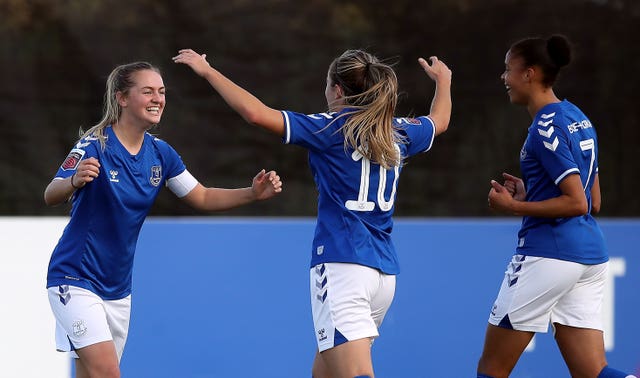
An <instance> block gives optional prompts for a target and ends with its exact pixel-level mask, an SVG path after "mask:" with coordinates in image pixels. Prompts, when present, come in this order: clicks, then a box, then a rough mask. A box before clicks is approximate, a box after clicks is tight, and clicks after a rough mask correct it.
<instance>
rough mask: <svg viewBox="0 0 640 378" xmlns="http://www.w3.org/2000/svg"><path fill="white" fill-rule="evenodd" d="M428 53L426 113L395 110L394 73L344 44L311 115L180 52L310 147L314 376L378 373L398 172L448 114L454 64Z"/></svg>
mask: <svg viewBox="0 0 640 378" xmlns="http://www.w3.org/2000/svg"><path fill="white" fill-rule="evenodd" d="M429 60H430V63H429V62H427V60H425V59H419V63H420V65H421V66H422V68H423V69H424V71H425V72H426V73H427V75H428V76H429V77H430V78H431V79H433V80H434V81H435V83H436V89H435V95H434V98H433V102H432V104H431V112H430V114H429V116H424V117H418V118H396V117H395V115H394V113H395V110H396V103H397V99H398V82H397V79H396V74H395V72H394V70H393V69H392V67H390V66H389V65H387V64H385V63H384V62H382V61H380V60H379V59H378V58H376V57H375V56H373V55H371V54H369V53H367V52H365V51H361V50H348V51H345V52H344V53H343V54H342V55H340V56H339V57H338V58H336V59H335V60H333V62H331V64H330V65H329V70H328V72H327V77H326V89H325V96H326V100H327V106H328V111H327V112H322V113H318V114H311V115H305V114H300V113H296V112H292V111H279V110H275V109H272V108H270V107H268V106H266V105H265V104H263V103H262V102H261V101H260V100H258V99H257V98H256V97H254V96H253V95H252V94H250V93H249V92H247V91H246V90H244V89H242V88H240V87H239V86H238V85H236V84H234V83H233V82H232V81H231V80H229V79H228V78H226V77H225V76H224V75H223V74H221V73H220V72H219V71H218V70H216V69H214V68H212V67H211V66H210V65H209V63H208V62H207V60H206V55H204V54H203V55H200V54H198V53H196V52H194V51H193V50H188V49H185V50H180V51H179V54H178V55H177V56H176V57H174V61H175V62H177V63H184V64H187V65H188V66H190V67H191V68H192V69H193V71H195V73H197V74H198V75H200V76H202V77H203V78H205V79H206V80H207V81H208V82H209V84H211V86H212V87H213V88H214V89H215V90H216V91H217V92H218V93H219V94H220V95H221V96H222V98H223V99H224V100H225V101H226V102H227V103H228V104H229V105H230V106H231V107H232V108H233V109H234V110H235V111H237V112H238V113H239V114H240V115H241V116H242V117H243V118H244V119H245V120H246V121H247V122H249V123H251V124H254V125H257V126H259V127H262V128H264V129H267V130H269V131H271V132H273V133H275V134H276V135H279V136H281V137H282V140H283V142H284V143H287V144H296V145H299V146H302V147H304V148H306V149H308V151H309V165H310V167H311V170H312V172H313V176H314V179H315V181H316V186H317V188H318V192H319V197H318V216H317V224H316V229H315V237H314V239H313V244H312V247H311V251H310V252H311V268H310V287H311V307H312V312H313V321H314V325H315V335H316V339H317V344H318V350H317V353H316V357H315V360H314V364H313V368H312V373H313V376H314V377H315V378H326V377H335V378H343V377H344V378H353V377H373V374H374V373H373V364H372V361H371V343H372V341H373V339H374V338H375V337H377V336H378V328H379V327H380V324H381V323H382V320H383V318H384V316H385V313H386V312H387V310H388V309H389V306H390V305H391V302H392V299H393V296H394V292H395V275H396V274H398V272H399V268H398V258H397V255H396V251H395V249H394V246H393V243H392V240H391V230H392V226H393V222H392V214H393V210H394V202H395V197H396V188H397V184H398V178H399V175H400V172H401V170H402V167H403V163H404V161H405V159H407V158H408V157H410V156H412V155H415V154H418V153H420V152H424V151H427V150H429V149H430V148H431V145H432V143H433V139H434V137H435V136H437V135H439V134H441V133H443V132H445V131H446V130H447V128H448V125H449V119H450V116H451V91H450V86H451V71H450V70H449V68H448V67H447V66H446V65H445V64H444V63H443V62H442V61H440V60H439V59H438V58H437V57H435V56H434V57H431V58H429Z"/></svg>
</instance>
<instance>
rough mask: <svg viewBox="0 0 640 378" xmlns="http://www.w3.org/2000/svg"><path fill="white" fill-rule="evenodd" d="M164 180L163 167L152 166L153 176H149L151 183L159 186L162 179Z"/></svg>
mask: <svg viewBox="0 0 640 378" xmlns="http://www.w3.org/2000/svg"><path fill="white" fill-rule="evenodd" d="M161 180H162V167H161V166H159V165H154V166H153V167H151V177H149V182H151V185H153V186H158V185H160V181H161Z"/></svg>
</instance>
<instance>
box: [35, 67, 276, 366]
mask: <svg viewBox="0 0 640 378" xmlns="http://www.w3.org/2000/svg"><path fill="white" fill-rule="evenodd" d="M104 98H105V104H104V109H105V110H104V114H103V117H102V120H101V121H100V122H99V123H98V124H97V125H95V126H93V127H92V128H90V129H89V130H88V131H87V132H85V133H84V135H82V136H81V138H80V140H79V141H78V142H77V144H76V145H75V146H74V147H73V149H72V150H71V152H70V153H69V155H68V156H67V158H66V159H65V161H64V162H63V163H62V165H61V166H60V168H59V169H58V172H57V174H56V175H55V177H54V178H53V180H52V181H51V183H50V184H49V185H48V186H47V188H46V190H45V192H44V199H45V202H46V203H47V205H51V206H54V205H59V204H61V203H64V202H66V201H67V200H70V201H71V203H72V208H71V219H70V220H69V224H68V225H67V226H66V228H65V230H64V232H63V234H62V237H61V238H60V240H59V242H58V244H57V246H56V247H55V249H54V251H53V254H52V256H51V261H50V263H49V271H48V275H47V288H48V292H49V301H50V304H51V308H52V310H53V313H54V316H55V318H56V323H57V327H56V344H57V349H58V350H60V351H72V352H73V355H74V357H75V358H76V360H75V361H76V363H75V367H76V376H77V377H80V378H86V377H92V378H96V377H119V376H120V369H119V360H120V357H121V356H122V352H123V349H124V344H125V341H126V339H127V332H128V328H129V314H130V309H131V276H132V268H133V257H134V253H135V248H136V243H137V240H138V235H139V233H140V228H141V227H142V223H143V221H144V219H145V217H146V215H147V213H148V212H149V209H150V208H151V205H152V204H153V202H154V201H155V199H156V197H157V195H158V193H159V192H160V189H161V188H162V187H163V186H165V185H166V186H167V187H168V188H169V189H170V190H171V191H172V192H173V193H174V194H175V195H176V196H177V197H179V198H181V199H182V200H184V201H185V202H186V203H187V204H189V205H191V206H192V207H194V208H196V209H199V210H203V211H216V210H224V209H230V208H233V207H236V206H240V205H243V204H247V203H249V202H252V201H255V200H263V199H267V198H270V197H272V196H274V195H275V194H276V193H279V192H280V191H281V190H282V189H281V187H282V183H281V182H280V178H279V176H278V175H277V174H276V173H275V172H274V171H270V172H265V171H264V170H262V171H260V172H259V173H258V174H257V175H256V176H255V177H254V178H253V183H252V186H251V187H248V188H241V189H222V188H206V187H204V186H203V185H202V184H200V183H199V182H198V180H196V179H195V178H194V177H193V176H192V175H191V174H190V173H189V171H187V169H186V167H185V165H184V163H183V162H182V159H181V158H180V156H179V155H178V154H177V153H176V151H175V150H174V149H173V148H172V147H171V146H170V145H169V144H167V143H166V142H164V141H162V140H160V139H158V138H155V137H153V136H151V134H149V133H148V131H149V129H151V128H152V127H153V126H154V125H156V124H158V123H159V122H160V118H161V117H162V113H163V111H164V107H165V104H166V102H165V86H164V84H163V81H162V76H161V75H160V72H159V71H158V69H157V68H155V67H154V66H152V65H151V64H149V63H146V62H135V63H131V64H126V65H122V66H118V67H116V68H115V69H114V70H113V71H112V72H111V74H110V75H109V78H108V79H107V84H106V93H105V96H104Z"/></svg>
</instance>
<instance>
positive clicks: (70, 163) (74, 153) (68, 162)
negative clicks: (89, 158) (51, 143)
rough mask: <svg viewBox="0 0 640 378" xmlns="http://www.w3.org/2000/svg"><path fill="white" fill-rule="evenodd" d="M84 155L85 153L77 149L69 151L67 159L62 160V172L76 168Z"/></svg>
mask: <svg viewBox="0 0 640 378" xmlns="http://www.w3.org/2000/svg"><path fill="white" fill-rule="evenodd" d="M84 154H85V151H84V150H81V149H79V148H74V149H73V150H71V152H69V155H67V158H66V159H64V162H63V163H62V166H61V168H62V170H64V171H68V170H70V169H76V168H78V164H80V160H82V157H83V156H84Z"/></svg>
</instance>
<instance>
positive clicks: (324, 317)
mask: <svg viewBox="0 0 640 378" xmlns="http://www.w3.org/2000/svg"><path fill="white" fill-rule="evenodd" d="M309 276H310V279H311V280H310V283H311V309H312V312H313V324H314V327H315V331H316V339H317V341H318V350H319V351H320V352H322V351H324V350H327V349H330V348H333V347H335V346H338V345H340V344H343V343H346V342H347V341H353V340H358V339H362V338H366V337H369V338H372V339H373V338H375V337H377V336H378V335H379V334H378V327H380V325H381V324H382V320H383V319H384V315H385V314H386V313H387V310H388V309H389V306H391V302H392V301H393V295H394V293H395V289H396V276H394V275H388V274H384V273H381V272H380V271H378V270H376V269H373V268H370V267H367V266H363V265H357V264H346V263H325V264H319V265H316V266H315V267H313V268H311V271H310V274H309Z"/></svg>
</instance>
